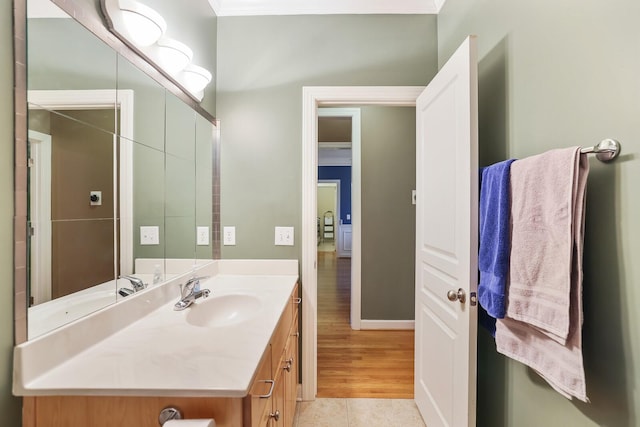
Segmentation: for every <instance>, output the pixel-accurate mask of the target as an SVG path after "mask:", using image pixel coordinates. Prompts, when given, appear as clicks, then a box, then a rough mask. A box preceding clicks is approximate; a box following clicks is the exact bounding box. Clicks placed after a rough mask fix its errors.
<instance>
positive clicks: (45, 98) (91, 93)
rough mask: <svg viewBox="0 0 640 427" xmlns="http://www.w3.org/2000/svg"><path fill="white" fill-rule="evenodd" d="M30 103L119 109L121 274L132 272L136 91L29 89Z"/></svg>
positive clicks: (56, 107)
mask: <svg viewBox="0 0 640 427" xmlns="http://www.w3.org/2000/svg"><path fill="white" fill-rule="evenodd" d="M27 100H28V102H29V104H30V105H29V108H38V107H41V108H44V109H47V110H73V109H85V110H86V109H99V108H105V107H114V106H115V107H118V108H119V110H120V176H119V179H120V194H119V195H118V194H116V195H115V196H116V197H119V201H120V203H119V205H120V237H119V242H120V272H121V274H131V273H133V142H132V141H133V119H134V117H133V116H134V111H133V107H134V105H133V104H134V92H133V90H131V89H121V90H113V89H99V90H29V91H28V92H27ZM116 188H117V186H114V189H116ZM114 191H117V190H114Z"/></svg>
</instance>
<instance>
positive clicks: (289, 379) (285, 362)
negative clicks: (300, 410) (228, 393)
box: [245, 287, 300, 427]
mask: <svg viewBox="0 0 640 427" xmlns="http://www.w3.org/2000/svg"><path fill="white" fill-rule="evenodd" d="M299 304H300V299H299V298H298V288H297V287H296V289H295V290H294V292H293V293H292V295H291V303H290V306H289V307H287V309H285V312H284V313H283V314H282V317H281V318H280V322H279V324H278V327H277V328H276V332H275V333H274V335H273V338H272V341H271V345H270V351H271V360H272V363H271V377H270V380H266V381H271V379H272V380H273V381H274V382H273V389H272V390H271V387H270V386H271V384H270V383H268V384H269V390H268V391H266V392H265V393H267V394H262V393H263V392H264V390H265V384H267V383H266V382H265V380H264V379H263V378H264V372H266V369H265V367H264V364H265V359H263V361H262V365H261V368H260V369H259V373H258V375H257V376H256V379H255V381H254V387H252V392H253V390H254V389H255V390H256V391H257V392H258V393H260V394H261V395H262V396H266V395H269V397H268V398H266V397H262V402H261V401H260V397H258V396H257V395H254V394H253V393H252V394H251V395H250V396H249V397H248V398H246V399H245V405H248V406H249V408H246V407H245V414H247V415H248V414H251V420H252V422H251V424H250V426H251V427H291V426H292V425H293V417H294V415H295V410H296V401H297V396H298V338H299V335H300V334H299V332H298V306H299ZM260 373H262V375H263V376H262V377H261V376H260ZM269 391H271V393H269ZM256 399H258V400H256ZM265 399H266V400H267V402H266V403H265V402H264V400H265Z"/></svg>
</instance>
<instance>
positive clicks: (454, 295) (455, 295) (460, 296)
mask: <svg viewBox="0 0 640 427" xmlns="http://www.w3.org/2000/svg"><path fill="white" fill-rule="evenodd" d="M447 298H448V299H449V301H456V300H458V301H460V302H461V303H462V304H464V302H465V301H466V300H467V294H466V293H465V292H464V289H462V288H459V289H458V291H457V292H456V291H454V290H453V289H452V290H450V291H449V292H447Z"/></svg>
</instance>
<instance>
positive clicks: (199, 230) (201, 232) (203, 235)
mask: <svg viewBox="0 0 640 427" xmlns="http://www.w3.org/2000/svg"><path fill="white" fill-rule="evenodd" d="M196 240H197V241H196V244H197V245H198V246H209V227H205V226H198V227H196Z"/></svg>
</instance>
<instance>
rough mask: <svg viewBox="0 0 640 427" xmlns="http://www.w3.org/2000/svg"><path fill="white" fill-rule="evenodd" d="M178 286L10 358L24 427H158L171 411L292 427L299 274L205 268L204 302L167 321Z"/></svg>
mask: <svg viewBox="0 0 640 427" xmlns="http://www.w3.org/2000/svg"><path fill="white" fill-rule="evenodd" d="M191 274H192V273H190V274H188V275H183V276H179V277H177V278H175V279H173V280H171V281H169V282H167V283H164V284H162V285H160V286H157V287H153V288H149V289H147V290H145V291H143V292H140V293H139V294H136V295H132V296H130V297H127V298H125V299H124V300H123V301H122V302H119V303H117V304H114V305H112V306H109V307H106V308H104V309H103V310H100V311H98V312H96V313H94V314H92V315H90V316H87V317H85V318H82V319H79V320H78V321H76V322H73V323H71V324H68V325H66V326H63V327H61V328H59V329H57V330H54V331H52V332H50V333H49V334H46V335H43V336H42V337H39V338H37V339H35V340H31V341H29V342H27V343H24V344H22V345H20V346H18V347H16V349H15V354H14V356H15V357H14V359H15V364H14V394H16V395H20V396H24V416H23V425H24V426H25V427H26V426H28V427H45V426H69V427H75V426H78V427H85V426H93V427H102V426H104V427H106V426H114V425H117V426H122V427H128V426H131V427H133V426H136V427H138V426H149V427H152V426H153V427H156V426H158V425H159V424H158V415H159V414H160V411H161V410H162V409H164V408H166V407H175V408H177V409H179V410H180V411H181V412H182V415H183V418H184V419H198V418H214V419H215V420H216V425H217V426H218V427H232V426H233V427H236V426H237V427H241V426H242V427H248V426H286V427H290V426H292V424H293V415H294V412H295V405H296V398H297V386H298V341H299V333H298V307H299V304H300V298H299V289H298V284H297V282H298V263H297V261H295V260H294V261H290V260H269V261H267V260H253V261H250V260H246V261H244V260H215V261H212V262H211V263H209V264H207V265H204V266H201V267H199V268H198V270H197V274H198V275H200V276H206V277H207V278H206V279H203V280H202V281H201V285H200V286H201V288H202V289H204V288H207V289H209V290H210V291H211V294H210V296H209V297H208V298H201V299H198V300H197V301H196V302H195V303H194V304H193V305H192V306H191V307H189V308H187V309H185V310H183V311H174V310H173V305H174V304H175V302H176V301H177V300H178V299H179V296H180V291H179V286H178V285H179V284H180V283H184V282H185V281H186V280H188V279H189V278H190V277H191Z"/></svg>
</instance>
